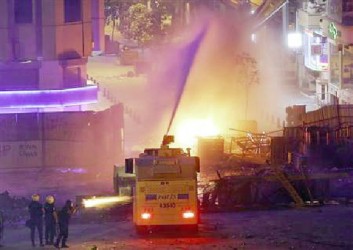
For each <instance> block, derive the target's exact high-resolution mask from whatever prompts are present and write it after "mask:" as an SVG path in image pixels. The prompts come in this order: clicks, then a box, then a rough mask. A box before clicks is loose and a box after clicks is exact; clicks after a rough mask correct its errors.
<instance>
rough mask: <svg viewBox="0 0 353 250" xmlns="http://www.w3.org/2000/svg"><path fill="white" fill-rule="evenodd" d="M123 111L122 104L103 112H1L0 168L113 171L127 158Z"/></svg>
mask: <svg viewBox="0 0 353 250" xmlns="http://www.w3.org/2000/svg"><path fill="white" fill-rule="evenodd" d="M123 113H124V111H123V105H122V104H118V105H115V106H113V107H111V108H110V109H108V110H104V111H101V112H91V111H89V112H58V113H27V114H4V115H0V168H3V169H4V168H31V167H67V168H68V167H70V168H73V167H78V168H96V169H97V168H98V169H101V168H106V169H109V170H112V169H113V166H114V164H116V163H122V162H123V159H124V155H123V152H124V150H123V147H124V146H123V138H122V136H123V133H122V131H123V130H124V116H123Z"/></svg>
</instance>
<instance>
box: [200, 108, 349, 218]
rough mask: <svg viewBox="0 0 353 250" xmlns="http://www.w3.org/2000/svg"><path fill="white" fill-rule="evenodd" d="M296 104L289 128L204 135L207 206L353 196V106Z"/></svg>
mask: <svg viewBox="0 0 353 250" xmlns="http://www.w3.org/2000/svg"><path fill="white" fill-rule="evenodd" d="M290 108H291V111H295V113H294V114H293V113H292V114H291V120H290V122H287V127H284V129H283V130H280V131H274V132H270V133H256V132H253V131H246V130H236V135H235V136H233V137H231V138H223V137H218V138H200V139H199V145H198V146H199V149H198V151H199V156H200V158H201V163H202V170H201V179H202V184H200V201H201V208H202V209H203V210H206V211H207V210H211V211H213V210H228V209H237V208H239V209H242V208H254V207H272V206H278V205H286V206H288V205H293V206H296V207H302V206H305V205H320V204H327V203H333V202H334V203H336V202H337V201H339V202H344V203H350V202H352V201H353V171H352V170H353V154H352V153H351V152H353V106H352V105H333V106H325V107H323V108H321V109H318V110H315V111H311V112H305V108H303V107H302V106H300V107H290Z"/></svg>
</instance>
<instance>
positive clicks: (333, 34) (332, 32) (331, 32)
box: [328, 23, 338, 40]
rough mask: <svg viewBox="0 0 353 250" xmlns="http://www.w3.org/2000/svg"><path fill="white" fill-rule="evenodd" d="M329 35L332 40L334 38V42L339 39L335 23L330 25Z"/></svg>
mask: <svg viewBox="0 0 353 250" xmlns="http://www.w3.org/2000/svg"><path fill="white" fill-rule="evenodd" d="M328 34H329V36H330V38H332V39H334V40H336V39H337V35H338V30H337V27H336V25H335V24H334V23H330V24H329V25H328Z"/></svg>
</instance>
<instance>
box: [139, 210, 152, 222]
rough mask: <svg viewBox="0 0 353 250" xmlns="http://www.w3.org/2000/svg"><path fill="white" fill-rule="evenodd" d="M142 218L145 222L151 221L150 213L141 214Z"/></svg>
mask: <svg viewBox="0 0 353 250" xmlns="http://www.w3.org/2000/svg"><path fill="white" fill-rule="evenodd" d="M141 218H142V219H144V220H149V219H151V214H150V213H146V212H145V213H142V214H141Z"/></svg>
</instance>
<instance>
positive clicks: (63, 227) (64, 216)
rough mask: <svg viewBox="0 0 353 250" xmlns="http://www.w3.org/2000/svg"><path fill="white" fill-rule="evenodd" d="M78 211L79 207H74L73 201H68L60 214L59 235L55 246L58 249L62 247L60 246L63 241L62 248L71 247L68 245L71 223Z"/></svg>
mask: <svg viewBox="0 0 353 250" xmlns="http://www.w3.org/2000/svg"><path fill="white" fill-rule="evenodd" d="M76 209H77V207H74V206H73V203H72V201H71V200H67V201H66V203H65V206H64V207H63V208H62V209H61V211H60V212H59V214H58V215H59V235H58V238H57V239H56V243H55V245H54V246H55V247H56V248H59V247H60V245H59V244H60V241H61V240H62V242H61V248H68V247H69V246H68V245H66V241H67V238H68V237H69V222H70V218H71V215H72V214H73V213H75V211H76Z"/></svg>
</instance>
